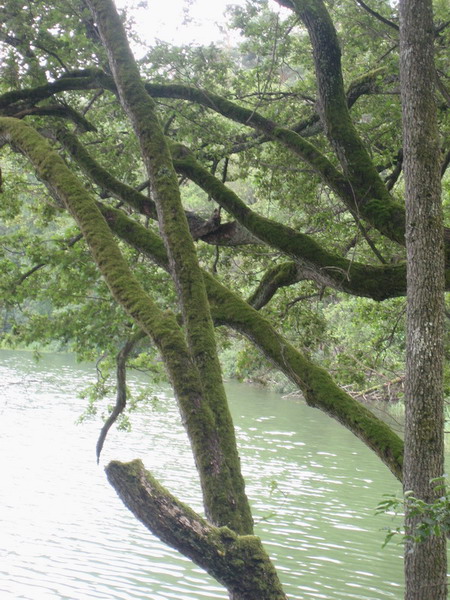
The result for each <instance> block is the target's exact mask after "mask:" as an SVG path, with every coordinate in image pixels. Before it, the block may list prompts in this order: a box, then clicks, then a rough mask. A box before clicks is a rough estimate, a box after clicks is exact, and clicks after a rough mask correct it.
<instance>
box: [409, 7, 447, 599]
mask: <svg viewBox="0 0 450 600" xmlns="http://www.w3.org/2000/svg"><path fill="white" fill-rule="evenodd" d="M433 40H434V27H433V7H432V0H401V1H400V41H401V53H400V72H401V96H402V106H403V143H404V156H405V159H404V170H405V171H404V173H405V187H406V245H407V266H408V269H407V271H408V274H407V289H408V292H407V296H408V317H407V319H408V332H407V359H406V361H407V364H406V382H405V394H406V423H405V461H404V471H403V474H404V490H405V492H406V491H411V492H412V494H413V496H414V497H416V498H420V499H423V500H424V501H426V502H432V501H433V500H434V499H435V498H436V492H435V491H434V486H433V484H432V483H431V480H432V479H433V478H436V477H440V476H442V475H443V473H444V439H443V438H444V435H443V434H444V422H443V408H444V404H443V385H442V371H443V316H444V293H443V290H444V248H443V219H442V207H441V187H440V160H439V159H440V157H439V144H438V133H437V119H436V106H435V98H434V90H433V80H434V72H435V68H434V60H433ZM416 525H417V520H416V519H415V518H413V517H411V516H410V515H408V506H406V518H405V527H406V531H407V532H408V533H409V532H412V531H414V528H415V526H416ZM446 571H447V555H446V540H445V538H443V537H439V538H438V537H434V536H432V537H430V538H428V540H427V541H425V542H422V543H416V542H414V541H412V540H411V541H408V542H407V544H406V546H405V579H406V591H405V598H406V599H407V600H444V599H446V598H447V585H446V579H447V572H446Z"/></svg>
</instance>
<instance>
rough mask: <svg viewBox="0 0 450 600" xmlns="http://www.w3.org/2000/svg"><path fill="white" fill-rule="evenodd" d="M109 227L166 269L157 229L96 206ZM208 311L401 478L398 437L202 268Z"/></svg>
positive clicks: (253, 310)
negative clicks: (269, 361)
mask: <svg viewBox="0 0 450 600" xmlns="http://www.w3.org/2000/svg"><path fill="white" fill-rule="evenodd" d="M102 212H103V214H104V215H105V218H106V220H107V222H108V223H109V225H110V227H111V229H112V230H113V231H114V232H115V233H116V235H118V236H119V237H120V238H122V239H123V240H124V241H126V242H127V243H128V244H130V245H131V246H133V247H135V248H136V249H137V250H139V251H140V252H142V253H143V254H145V255H146V256H148V257H149V258H150V259H151V260H153V261H154V262H155V263H156V264H158V265H159V266H160V267H162V268H163V269H165V270H168V259H167V255H166V253H165V250H164V246H163V244H162V242H161V240H160V238H158V236H157V235H155V234H154V233H152V232H151V231H149V230H148V229H145V228H144V227H142V225H140V224H139V223H136V222H135V221H133V220H131V219H128V218H127V217H126V216H125V215H124V214H123V213H122V212H121V211H118V210H115V209H111V208H106V207H102ZM203 277H204V279H205V285H206V291H207V294H208V298H209V302H210V305H211V312H212V316H213V318H214V321H215V323H216V324H217V325H226V326H229V327H231V328H233V329H235V330H236V331H239V332H240V333H242V334H244V335H245V336H247V337H248V338H249V339H250V340H251V341H252V342H253V343H254V344H255V345H256V346H257V347H258V348H259V349H260V350H261V352H263V353H264V354H265V355H266V356H267V358H269V360H271V361H272V362H273V364H274V365H275V366H276V367H277V368H279V369H280V370H281V371H283V373H284V374H285V375H286V376H287V377H288V378H289V379H290V380H291V381H292V382H293V383H294V384H295V385H296V386H298V388H299V390H300V391H301V392H302V393H303V394H304V396H305V399H306V401H307V403H308V404H309V405H310V406H313V407H315V408H318V409H320V410H323V411H324V412H326V413H327V414H329V415H330V416H331V417H333V418H334V419H336V420H337V421H339V422H340V423H342V425H344V426H345V427H347V428H348V429H349V430H350V431H351V432H352V433H353V434H354V435H356V436H357V437H359V438H360V439H361V440H362V441H363V442H364V443H365V444H366V445H367V446H368V447H369V448H371V449H372V450H373V451H374V452H375V453H376V454H377V456H379V457H380V459H381V460H382V461H383V462H384V463H385V464H386V466H387V467H388V468H389V469H390V470H391V471H392V473H393V474H394V475H395V476H396V477H397V478H398V479H400V480H401V478H402V463H403V442H402V440H401V439H400V438H399V437H398V435H397V434H396V433H395V432H394V431H392V429H391V428H390V427H389V426H388V425H387V424H386V423H384V422H383V421H381V420H380V419H378V418H377V417H376V416H375V415H374V414H373V413H372V412H371V411H370V410H369V409H367V408H366V407H365V406H363V405H361V404H360V403H359V402H357V401H356V400H355V399H354V398H352V397H351V396H349V395H348V394H347V393H346V392H345V391H344V390H342V389H341V388H339V387H338V386H337V385H336V384H335V383H334V381H333V380H332V378H331V377H330V376H329V375H328V374H327V373H326V371H324V369H321V368H320V367H318V366H317V365H315V364H314V363H313V362H312V361H311V360H309V359H308V358H307V357H305V356H304V355H303V354H302V353H301V352H300V351H299V350H297V349H296V348H294V347H293V346H292V345H291V344H290V343H289V342H287V340H285V339H284V338H283V336H281V335H280V334H278V333H277V332H276V330H275V329H274V327H273V326H272V325H271V323H270V322H269V321H268V320H267V319H265V318H264V317H263V316H262V315H261V314H259V312H258V311H257V310H255V309H254V308H252V307H251V306H249V305H248V304H247V303H246V302H245V301H244V300H242V298H240V297H239V296H238V295H236V294H233V292H231V291H230V290H229V289H228V288H227V287H225V286H223V285H222V284H220V282H219V281H217V280H216V279H215V278H214V277H213V276H212V275H210V274H209V273H206V272H205V271H203Z"/></svg>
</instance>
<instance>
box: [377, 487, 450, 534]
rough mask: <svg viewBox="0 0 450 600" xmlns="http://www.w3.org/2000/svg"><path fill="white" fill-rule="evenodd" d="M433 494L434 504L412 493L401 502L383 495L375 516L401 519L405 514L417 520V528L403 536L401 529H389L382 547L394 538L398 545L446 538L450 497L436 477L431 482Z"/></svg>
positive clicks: (391, 496) (448, 530)
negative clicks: (385, 515)
mask: <svg viewBox="0 0 450 600" xmlns="http://www.w3.org/2000/svg"><path fill="white" fill-rule="evenodd" d="M431 484H432V486H433V488H434V491H435V492H436V494H437V495H438V497H437V498H436V500H434V501H433V502H425V501H424V500H421V499H420V498H416V497H415V496H414V495H413V492H411V491H407V492H405V494H404V497H403V498H399V497H398V496H395V495H385V498H386V499H385V500H382V501H381V502H380V503H379V504H378V506H377V509H376V514H384V513H387V514H390V515H394V516H395V517H399V516H401V517H403V516H404V510H405V507H406V510H407V511H408V513H409V515H410V516H411V517H413V518H414V519H416V520H417V521H418V522H417V525H416V526H415V528H414V530H413V531H411V532H405V530H404V528H403V527H396V528H394V529H389V530H388V532H387V534H386V538H385V541H384V544H383V546H385V545H386V544H387V543H389V542H390V541H391V540H392V539H393V538H395V537H397V536H400V537H401V542H402V543H404V544H405V543H406V542H408V541H413V542H415V543H422V542H424V541H425V540H427V539H428V538H429V537H430V536H437V537H441V536H445V537H446V536H448V534H449V532H450V493H449V489H448V484H447V482H446V478H445V477H437V478H436V479H433V480H432V481H431Z"/></svg>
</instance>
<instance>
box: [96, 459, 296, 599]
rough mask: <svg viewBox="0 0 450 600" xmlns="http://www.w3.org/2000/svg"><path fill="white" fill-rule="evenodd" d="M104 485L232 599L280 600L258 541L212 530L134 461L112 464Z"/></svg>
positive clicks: (273, 574) (276, 582)
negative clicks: (227, 592) (111, 488)
mask: <svg viewBox="0 0 450 600" xmlns="http://www.w3.org/2000/svg"><path fill="white" fill-rule="evenodd" d="M106 473H107V475H108V479H109V481H110V483H111V484H112V485H113V487H114V488H115V490H116V492H117V494H118V495H119V496H120V498H121V500H122V501H123V502H124V504H125V505H126V506H127V507H128V508H129V509H130V510H131V512H133V514H134V515H135V516H136V517H137V518H138V519H139V520H140V521H141V522H142V523H143V524H144V525H145V526H146V527H147V528H148V529H149V530H150V531H151V532H152V533H154V534H155V535H156V536H157V537H159V539H160V540H162V541H163V542H164V543H166V544H168V545H169V546H172V547H173V548H175V549H176V550H178V551H179V552H181V553H182V554H184V556H187V557H188V558H190V559H191V560H192V561H193V562H195V563H196V564H197V565H199V566H200V567H202V568H203V569H205V571H207V572H208V573H209V574H210V575H212V577H214V578H215V579H216V580H217V581H219V582H220V583H221V584H222V585H224V586H225V587H226V588H227V590H228V591H229V593H230V598H232V599H233V600H286V595H285V594H284V592H283V590H282V588H281V584H280V582H279V580H278V577H277V574H276V572H275V569H274V567H273V564H272V563H271V562H270V559H269V557H268V556H267V554H266V552H265V550H264V548H263V546H262V544H261V540H260V539H259V538H258V537H256V536H254V535H241V536H239V535H237V534H236V533H235V532H234V531H232V530H231V529H229V528H228V527H214V526H213V525H211V524H210V523H208V521H205V519H203V518H202V517H201V516H200V515H198V514H197V513H196V512H194V511H193V510H192V509H191V508H189V507H188V506H186V504H183V503H182V502H180V501H179V500H178V499H177V498H175V497H174V496H173V495H172V494H170V493H169V492H168V491H167V490H166V489H165V488H164V487H163V486H162V485H161V484H159V483H158V482H157V481H156V480H155V479H154V478H153V477H152V475H151V474H150V473H149V472H148V471H146V470H145V469H144V465H143V464H142V462H141V461H140V460H134V461H132V462H130V463H120V462H117V461H113V462H111V463H109V465H108V466H107V467H106Z"/></svg>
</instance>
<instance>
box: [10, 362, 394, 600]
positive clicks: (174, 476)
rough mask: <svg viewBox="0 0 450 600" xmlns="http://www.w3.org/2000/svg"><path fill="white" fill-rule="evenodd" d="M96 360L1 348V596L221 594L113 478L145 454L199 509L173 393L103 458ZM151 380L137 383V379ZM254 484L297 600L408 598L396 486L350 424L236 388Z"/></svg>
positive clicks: (234, 400) (247, 468) (257, 510)
mask: <svg viewBox="0 0 450 600" xmlns="http://www.w3.org/2000/svg"><path fill="white" fill-rule="evenodd" d="M93 377H94V372H93V368H92V367H91V366H86V365H77V364H76V363H75V362H74V360H73V359H72V358H71V357H67V356H59V355H50V356H47V357H45V358H44V359H43V360H42V361H41V362H40V363H39V364H36V363H35V362H34V361H33V358H32V357H31V355H30V354H28V353H19V352H7V351H0V381H1V382H2V386H1V389H0V481H1V486H0V598H2V599H5V600H10V599H19V598H20V599H26V600H47V599H48V600H55V599H61V600H62V599H64V600H91V599H92V600H93V599H96V600H144V599H145V600H149V599H152V600H171V599H173V598H177V599H179V600H194V599H195V600H201V599H202V598H205V599H215V598H223V599H225V598H227V595H226V593H225V592H224V590H223V588H221V587H220V586H219V585H218V584H217V583H215V582H214V581H213V580H212V579H211V578H209V577H208V576H207V575H206V574H204V573H203V572H202V571H201V570H200V569H198V568H197V567H196V566H195V565H192V564H191V563H190V562H189V561H188V560H187V559H184V558H183V557H182V556H180V555H179V554H177V553H176V552H175V551H173V550H171V549H170V548H167V547H166V546H164V545H163V544H161V543H160V542H159V541H158V540H157V539H156V538H154V537H153V536H152V535H151V534H150V533H149V532H148V531H147V530H146V529H145V528H144V527H143V526H142V525H141V524H140V523H139V522H138V521H136V520H135V519H134V517H133V516H132V515H131V513H129V512H128V511H127V509H126V508H125V507H124V506H123V505H122V503H121V502H120V500H119V499H118V498H117V496H116V495H115V492H114V491H113V490H112V488H111V487H110V486H109V484H108V483H107V481H106V478H105V475H104V472H103V467H104V465H105V464H106V463H107V462H108V461H109V460H111V459H113V458H115V459H119V460H130V459H132V458H137V457H140V458H142V459H143V461H144V463H145V465H146V467H147V468H148V469H149V470H151V471H152V472H153V473H154V474H155V475H156V476H158V477H159V478H160V480H161V481H162V482H163V483H164V485H166V486H167V487H168V488H169V489H170V490H171V491H172V492H173V493H174V494H175V495H177V496H178V497H179V498H180V499H181V500H183V501H185V502H188V503H190V504H191V505H193V507H194V508H196V509H198V510H201V501H200V495H199V489H198V482H197V478H196V475H195V472H194V469H193V462H192V459H191V457H190V454H189V448H188V442H187V439H186V436H185V434H184V430H183V429H182V427H181V426H180V423H179V419H178V414H177V409H176V406H175V403H174V401H173V399H172V398H171V396H170V392H169V391H168V390H164V389H161V388H158V389H153V390H152V394H156V396H157V397H158V400H157V402H155V403H154V405H153V406H152V407H151V408H148V409H147V410H146V412H145V414H135V415H134V416H133V420H132V422H133V429H132V431H131V433H125V432H120V431H116V430H112V431H110V433H109V436H108V438H107V440H106V442H105V447H104V450H103V456H102V461H101V464H100V465H99V466H98V465H97V464H96V461H95V443H96V440H97V435H98V431H99V428H100V427H101V420H100V418H98V419H97V420H96V421H90V422H88V423H85V424H83V425H76V424H75V421H76V419H77V417H78V416H79V414H80V413H81V412H82V410H83V401H82V400H80V399H79V398H77V393H78V392H79V390H80V389H82V388H83V387H85V386H87V385H88V384H89V383H91V382H92V379H93ZM143 385H144V382H143V380H142V379H141V380H139V379H136V380H134V381H133V386H134V387H136V388H139V387H142V386H143ZM228 392H229V398H230V403H231V408H232V412H233V416H234V419H235V423H236V428H237V435H238V440H239V446H240V452H241V458H242V464H243V470H244V473H245V476H246V479H247V491H248V494H249V496H250V498H251V502H252V506H253V508H254V514H255V519H256V521H257V522H258V526H257V533H258V535H260V536H261V537H262V538H263V540H264V542H265V545H266V547H267V550H268V551H269V553H270V554H271V556H272V557H273V559H274V561H275V563H276V565H277V567H278V569H279V572H280V576H281V578H282V580H283V582H284V583H285V588H286V591H287V593H288V595H289V597H290V598H291V599H312V598H314V599H326V600H335V599H346V600H349V599H358V600H383V599H387V598H395V599H400V598H401V597H402V594H403V591H402V560H401V548H400V547H398V546H396V545H395V544H390V545H388V547H387V548H385V549H382V548H381V545H382V542H383V539H384V535H385V534H384V532H383V531H382V529H383V527H386V526H389V525H391V521H390V519H389V518H388V517H375V516H374V508H375V507H376V505H377V503H378V501H379V500H380V499H381V498H382V495H383V494H384V493H391V492H397V491H398V489H399V486H398V484H397V483H396V481H395V479H394V478H393V476H392V475H391V474H390V473H389V472H388V470H387V469H386V468H385V467H384V466H383V465H382V464H381V463H380V461H379V460H378V459H377V458H376V457H375V456H374V455H373V454H372V453H371V452H370V451H369V450H368V449H366V448H365V446H364V445H363V444H362V443H361V442H359V441H358V440H357V439H356V438H355V437H354V436H352V435H351V434H350V433H349V432H348V431H346V430H345V429H344V428H343V427H341V426H340V425H338V424H337V423H335V422H334V421H333V420H331V419H330V418H329V417H327V416H326V415H323V414H322V413H320V412H319V411H317V410H314V409H310V408H308V407H306V406H305V405H304V404H303V403H302V402H301V401H300V400H297V399H292V398H282V397H280V396H279V395H277V394H274V393H270V392H266V391H264V390H259V389H255V388H253V387H249V386H244V385H239V384H229V385H228Z"/></svg>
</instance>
